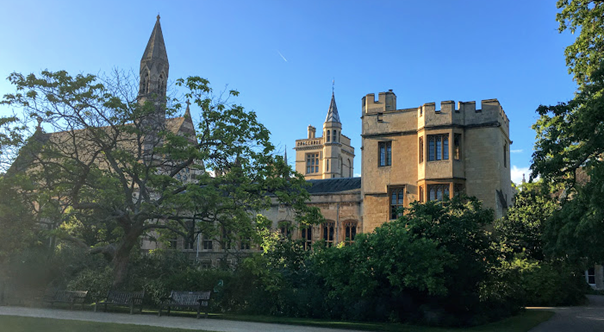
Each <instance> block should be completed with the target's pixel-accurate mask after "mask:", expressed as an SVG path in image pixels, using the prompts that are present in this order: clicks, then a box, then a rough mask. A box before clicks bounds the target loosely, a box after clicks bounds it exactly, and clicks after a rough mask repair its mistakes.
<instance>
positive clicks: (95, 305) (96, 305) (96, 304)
mask: <svg viewBox="0 0 604 332" xmlns="http://www.w3.org/2000/svg"><path fill="white" fill-rule="evenodd" d="M98 306H99V304H98V303H95V304H94V312H96V307H98Z"/></svg>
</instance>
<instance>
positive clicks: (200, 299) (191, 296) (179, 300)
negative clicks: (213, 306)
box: [158, 291, 212, 318]
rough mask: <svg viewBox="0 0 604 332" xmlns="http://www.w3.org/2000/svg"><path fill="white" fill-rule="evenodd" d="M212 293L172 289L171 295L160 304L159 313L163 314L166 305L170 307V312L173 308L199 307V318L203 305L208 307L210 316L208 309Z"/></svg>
mask: <svg viewBox="0 0 604 332" xmlns="http://www.w3.org/2000/svg"><path fill="white" fill-rule="evenodd" d="M210 294H212V292H211V291H207V292H182V291H172V292H170V297H167V298H163V299H162V301H161V303H160V304H159V313H158V315H159V316H161V314H162V310H163V308H164V307H167V308H168V314H170V309H172V308H179V309H182V308H191V309H194V308H197V318H199V313H200V312H201V307H205V308H206V315H205V317H206V318H207V317H208V309H209V304H210Z"/></svg>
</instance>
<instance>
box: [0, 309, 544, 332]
mask: <svg viewBox="0 0 604 332" xmlns="http://www.w3.org/2000/svg"><path fill="white" fill-rule="evenodd" d="M148 313H149V312H147V314H148ZM175 314H176V315H177V316H181V315H182V316H190V313H184V312H175ZM552 315H553V312H551V311H540V310H530V311H525V312H523V313H521V314H520V315H518V316H514V317H510V318H507V319H504V320H502V321H499V322H496V323H492V324H487V325H482V326H476V327H472V328H467V329H454V328H438V327H424V326H413V325H403V324H391V323H359V322H337V321H328V320H320V319H306V318H287V317H272V316H244V315H219V314H210V318H215V319H229V320H239V321H253V322H260V323H276V324H288V325H304V326H313V327H328V328H338V329H347V330H365V331H384V332H461V331H470V332H495V331H505V332H526V331H528V330H530V329H531V328H533V327H535V326H536V325H538V324H539V323H541V322H544V321H546V320H548V319H549V318H550V317H551V316H552ZM193 317H194V315H193ZM192 319H194V318H192ZM5 331H6V332H76V331H77V332H79V331H87V332H88V331H92V332H96V331H98V332H101V331H112V332H184V331H191V330H183V329H177V328H164V327H151V326H144V325H131V324H114V323H98V322H85V321H75V320H61V319H50V318H32V317H16V316H0V332H5ZM198 331H201V330H198ZM206 332H207V331H206Z"/></svg>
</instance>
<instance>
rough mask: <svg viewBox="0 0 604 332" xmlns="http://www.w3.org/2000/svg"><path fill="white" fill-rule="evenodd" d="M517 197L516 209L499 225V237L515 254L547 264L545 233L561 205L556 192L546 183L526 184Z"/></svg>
mask: <svg viewBox="0 0 604 332" xmlns="http://www.w3.org/2000/svg"><path fill="white" fill-rule="evenodd" d="M520 189H521V191H520V192H519V193H518V194H516V196H514V205H513V206H512V207H511V208H510V209H509V210H508V213H507V214H506V216H505V217H504V218H501V219H499V220H496V221H495V224H494V229H495V234H496V235H497V237H498V238H499V241H500V243H501V244H503V245H504V246H505V247H506V248H509V249H510V250H511V254H520V253H522V254H524V255H525V256H526V257H529V258H532V259H536V260H540V261H541V260H544V258H545V257H544V253H543V232H544V227H545V226H546V224H547V221H548V219H549V218H550V217H551V216H552V214H553V213H554V211H555V210H556V208H558V206H559V205H558V201H557V198H556V197H555V195H553V194H552V189H551V188H550V187H549V186H547V184H546V183H544V182H543V181H542V180H539V181H537V182H535V183H523V184H522V186H521V187H520Z"/></svg>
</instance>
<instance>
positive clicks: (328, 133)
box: [325, 130, 331, 142]
mask: <svg viewBox="0 0 604 332" xmlns="http://www.w3.org/2000/svg"><path fill="white" fill-rule="evenodd" d="M325 137H326V139H327V142H329V140H330V139H331V131H329V130H327V135H325Z"/></svg>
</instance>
